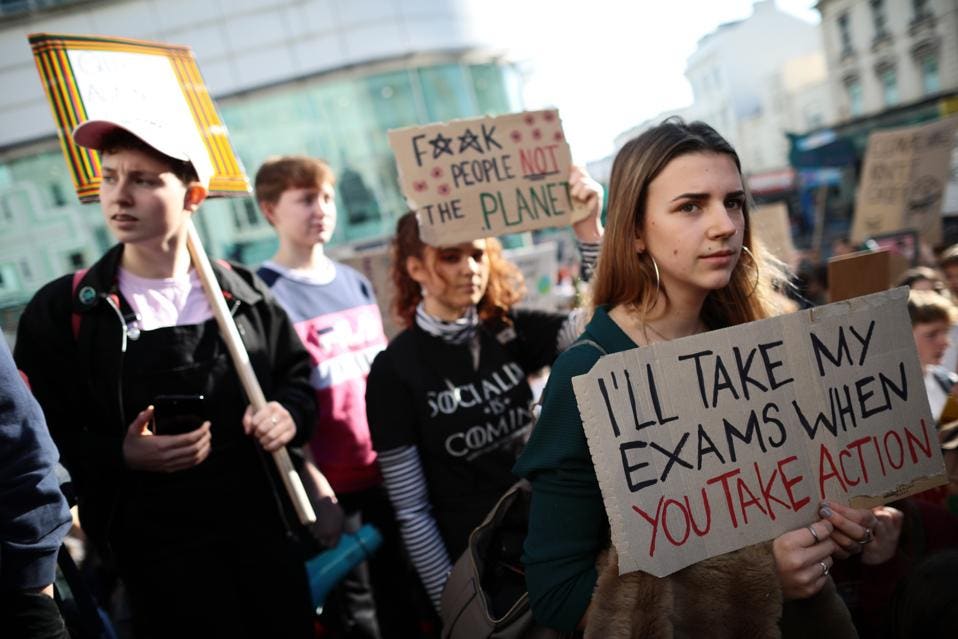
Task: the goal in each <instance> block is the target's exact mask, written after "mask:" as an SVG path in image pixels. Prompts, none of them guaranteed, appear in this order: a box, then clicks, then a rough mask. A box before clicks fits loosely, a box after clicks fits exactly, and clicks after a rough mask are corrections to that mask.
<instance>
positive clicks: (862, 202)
mask: <svg viewBox="0 0 958 639" xmlns="http://www.w3.org/2000/svg"><path fill="white" fill-rule="evenodd" d="M956 129H958V117H950V118H946V119H943V120H938V121H936V122H932V123H931V124H925V125H921V126H914V127H905V128H901V129H893V130H886V131H878V132H875V133H872V134H871V135H869V136H868V148H867V150H866V151H865V161H864V164H863V167H862V180H861V184H860V185H859V188H858V194H857V197H856V199H855V216H854V222H853V224H852V237H851V239H852V242H854V243H860V242H863V241H864V240H865V239H866V238H868V237H869V236H871V235H878V234H881V233H888V232H891V231H898V230H901V229H905V228H913V229H916V230H917V231H918V233H919V235H921V237H922V239H923V240H925V241H926V242H928V243H929V244H931V245H935V244H938V243H940V242H941V238H942V236H941V210H942V200H943V196H944V192H945V186H946V185H947V183H948V180H949V178H950V173H951V153H952V148H953V147H954V145H955V131H956Z"/></svg>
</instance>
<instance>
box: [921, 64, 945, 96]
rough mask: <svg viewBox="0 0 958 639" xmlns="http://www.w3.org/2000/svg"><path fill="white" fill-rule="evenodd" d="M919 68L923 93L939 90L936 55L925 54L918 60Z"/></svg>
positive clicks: (927, 93)
mask: <svg viewBox="0 0 958 639" xmlns="http://www.w3.org/2000/svg"><path fill="white" fill-rule="evenodd" d="M918 66H919V68H920V69H921V89H922V91H923V92H924V94H925V95H929V94H932V93H937V92H938V91H940V90H941V83H940V82H939V80H938V57H937V56H935V55H926V56H925V57H924V58H922V59H921V60H920V61H919V62H918Z"/></svg>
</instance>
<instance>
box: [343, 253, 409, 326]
mask: <svg viewBox="0 0 958 639" xmlns="http://www.w3.org/2000/svg"><path fill="white" fill-rule="evenodd" d="M336 259H337V260H338V261H340V262H342V263H343V264H346V265H348V266H351V267H353V268H354V269H356V270H357V271H359V272H360V273H362V274H363V275H365V276H366V278H367V279H368V280H369V282H370V284H372V285H373V291H374V292H375V294H376V304H377V305H378V306H379V312H380V313H381V314H382V318H383V332H385V333H386V338H387V339H392V338H393V337H395V336H396V335H397V334H398V333H399V332H400V331H402V327H401V326H399V324H397V323H396V319H395V318H394V317H393V314H392V310H391V309H390V304H391V303H392V299H393V294H394V289H395V287H394V286H393V283H392V275H391V273H392V271H391V269H392V255H391V254H390V252H389V249H388V248H381V249H376V250H373V251H363V252H362V253H355V254H353V255H349V256H346V257H340V256H337V257H336Z"/></svg>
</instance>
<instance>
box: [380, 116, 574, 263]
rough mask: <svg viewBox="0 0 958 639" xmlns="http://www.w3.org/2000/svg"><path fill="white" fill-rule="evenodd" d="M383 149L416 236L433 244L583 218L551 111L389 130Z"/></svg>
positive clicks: (557, 123) (568, 159)
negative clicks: (415, 223) (413, 216)
mask: <svg viewBox="0 0 958 639" xmlns="http://www.w3.org/2000/svg"><path fill="white" fill-rule="evenodd" d="M389 145H390V146H391V147H392V150H393V153H394V154H395V156H396V164H397V166H398V168H399V181H400V185H401V187H402V191H403V195H405V197H406V202H407V204H409V207H410V208H411V209H412V210H414V211H416V213H417V217H418V219H419V234H420V237H422V239H423V241H424V242H426V243H428V244H431V245H433V246H443V245H449V244H458V243H460V242H469V241H472V240H475V239H480V238H484V237H490V236H497V235H505V234H509V233H522V232H524V231H532V230H535V229H541V228H546V227H551V226H565V225H568V224H571V223H572V222H576V221H578V220H581V219H583V218H585V217H586V216H587V215H588V209H587V207H586V206H584V205H578V204H574V201H573V199H572V197H571V195H570V193H569V172H570V170H571V167H572V154H571V151H570V150H569V145H568V143H567V142H566V140H565V134H564V133H563V131H562V121H561V120H560V119H559V112H558V111H556V110H554V109H551V110H543V111H526V112H523V113H512V114H509V115H502V116H498V117H483V118H471V119H467V120H453V121H451V122H444V123H438V124H428V125H426V126H418V127H408V128H405V129H395V130H392V131H390V132H389Z"/></svg>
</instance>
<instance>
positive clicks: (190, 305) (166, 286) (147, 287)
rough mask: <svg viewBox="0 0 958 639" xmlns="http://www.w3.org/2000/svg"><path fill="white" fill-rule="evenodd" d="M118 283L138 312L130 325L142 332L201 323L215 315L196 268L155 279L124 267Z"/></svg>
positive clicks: (131, 306)
mask: <svg viewBox="0 0 958 639" xmlns="http://www.w3.org/2000/svg"><path fill="white" fill-rule="evenodd" d="M118 284H119V287H120V293H121V294H122V295H123V297H124V298H125V299H126V301H127V302H129V304H130V308H132V309H133V312H134V313H136V315H137V319H136V321H134V322H132V323H131V324H130V326H131V327H132V326H136V327H137V328H139V329H140V330H141V331H152V330H153V329H157V328H164V327H166V326H183V325H185V324H199V323H201V322H205V321H206V320H208V319H210V318H211V317H213V310H212V309H211V308H210V303H209V301H208V300H207V299H206V295H205V294H204V293H203V285H202V284H201V283H200V278H199V276H198V275H197V274H196V270H195V269H190V272H189V273H186V274H185V275H180V276H178V277H165V278H162V279H151V278H146V277H140V276H139V275H134V274H133V273H130V272H129V271H126V270H124V269H122V268H121V269H120V270H119V278H118Z"/></svg>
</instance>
